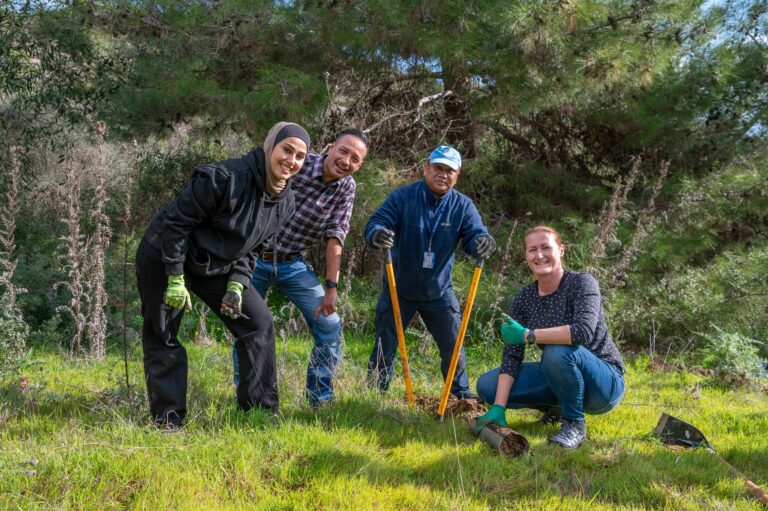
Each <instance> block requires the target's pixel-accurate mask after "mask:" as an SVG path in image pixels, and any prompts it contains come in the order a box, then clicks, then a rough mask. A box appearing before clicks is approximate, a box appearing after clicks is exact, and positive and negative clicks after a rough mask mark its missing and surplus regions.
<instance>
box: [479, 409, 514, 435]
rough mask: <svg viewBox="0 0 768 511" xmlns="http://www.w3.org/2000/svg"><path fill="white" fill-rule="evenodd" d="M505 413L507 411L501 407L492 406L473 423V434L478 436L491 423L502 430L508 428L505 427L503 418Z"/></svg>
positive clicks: (505, 422) (505, 421) (505, 423)
mask: <svg viewBox="0 0 768 511" xmlns="http://www.w3.org/2000/svg"><path fill="white" fill-rule="evenodd" d="M506 411H507V409H506V408H504V407H503V406H501V405H493V406H492V407H491V409H490V410H488V411H487V412H485V414H484V415H482V416H481V417H479V418H478V419H477V421H475V433H477V434H478V435H479V434H480V431H482V429H483V428H484V427H486V426H487V425H488V424H491V423H493V424H496V425H497V426H501V427H503V428H507V427H509V426H507V419H506V417H505V416H504V414H505V413H506Z"/></svg>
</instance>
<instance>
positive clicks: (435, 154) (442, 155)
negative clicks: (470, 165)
mask: <svg viewBox="0 0 768 511" xmlns="http://www.w3.org/2000/svg"><path fill="white" fill-rule="evenodd" d="M427 162H429V163H442V164H443V165H448V166H449V167H451V168H452V169H453V170H460V169H461V155H460V154H459V152H458V151H457V150H456V149H454V148H453V147H451V146H449V145H441V146H437V147H435V149H434V151H432V152H431V153H430V154H429V159H428V160H427Z"/></svg>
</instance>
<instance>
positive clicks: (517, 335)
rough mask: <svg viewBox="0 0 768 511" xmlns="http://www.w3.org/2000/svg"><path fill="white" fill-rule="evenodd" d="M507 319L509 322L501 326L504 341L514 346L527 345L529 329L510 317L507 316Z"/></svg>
mask: <svg viewBox="0 0 768 511" xmlns="http://www.w3.org/2000/svg"><path fill="white" fill-rule="evenodd" d="M505 316H506V315H505ZM506 319H507V322H506V323H502V324H501V338H502V339H504V342H505V343H507V344H509V345H512V346H514V345H515V344H525V331H526V330H527V329H526V328H525V327H524V326H523V325H521V324H520V323H518V322H517V321H515V320H514V319H512V318H510V317H509V316H506Z"/></svg>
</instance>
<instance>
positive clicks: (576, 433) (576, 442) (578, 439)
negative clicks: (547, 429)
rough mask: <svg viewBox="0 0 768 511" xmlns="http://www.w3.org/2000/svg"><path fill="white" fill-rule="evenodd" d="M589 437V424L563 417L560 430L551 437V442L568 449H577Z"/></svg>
mask: <svg viewBox="0 0 768 511" xmlns="http://www.w3.org/2000/svg"><path fill="white" fill-rule="evenodd" d="M586 439H587V424H586V423H585V422H583V421H582V422H577V421H574V420H571V419H566V418H565V417H563V425H562V426H560V431H558V432H557V433H555V434H554V435H552V436H551V437H549V443H551V444H557V445H559V446H560V447H565V448H566V449H575V448H577V447H578V446H580V445H581V443H582V442H583V441H584V440H586Z"/></svg>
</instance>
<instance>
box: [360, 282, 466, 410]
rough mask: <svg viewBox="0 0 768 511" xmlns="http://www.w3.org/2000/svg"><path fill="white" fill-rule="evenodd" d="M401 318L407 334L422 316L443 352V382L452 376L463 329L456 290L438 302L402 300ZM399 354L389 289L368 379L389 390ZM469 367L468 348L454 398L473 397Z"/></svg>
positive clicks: (383, 296) (382, 303) (380, 308)
mask: <svg viewBox="0 0 768 511" xmlns="http://www.w3.org/2000/svg"><path fill="white" fill-rule="evenodd" d="M398 303H399V305H400V318H401V319H402V321H403V330H405V329H406V328H408V323H410V321H411V319H413V316H414V315H415V314H416V312H418V313H419V314H420V315H421V319H422V320H424V324H425V325H426V326H427V330H429V333H431V334H432V337H434V339H435V342H436V343H437V348H438V350H439V351H440V370H441V371H442V373H443V379H445V377H446V376H447V374H448V368H449V367H450V365H451V357H452V356H453V347H454V346H455V345H456V338H457V337H458V335H459V328H460V327H461V312H460V311H459V302H458V300H456V295H454V294H453V290H452V289H449V290H448V292H446V293H445V295H443V296H441V297H440V298H438V299H437V300H431V301H429V302H414V301H411V300H406V299H405V298H403V297H399V300H398ZM396 354H397V332H396V331H395V317H394V315H393V313H392V301H391V300H390V296H389V289H387V288H385V289H384V292H383V293H381V297H379V302H378V303H377V304H376V342H375V343H374V346H373V352H372V353H371V358H370V359H369V361H368V379H369V381H371V382H372V383H373V384H374V385H375V386H376V387H377V388H378V389H379V390H387V389H388V388H389V383H390V381H391V380H392V366H393V362H394V359H395V355H396ZM466 366H467V363H466V359H465V357H464V348H462V349H461V353H460V354H459V361H458V364H457V365H456V374H455V375H454V377H453V383H452V384H451V394H454V395H456V396H459V397H468V396H470V395H471V393H470V390H469V379H468V378H467V369H466Z"/></svg>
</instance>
